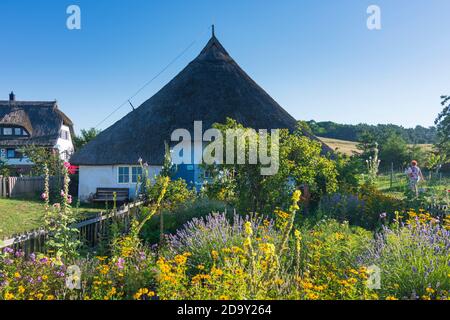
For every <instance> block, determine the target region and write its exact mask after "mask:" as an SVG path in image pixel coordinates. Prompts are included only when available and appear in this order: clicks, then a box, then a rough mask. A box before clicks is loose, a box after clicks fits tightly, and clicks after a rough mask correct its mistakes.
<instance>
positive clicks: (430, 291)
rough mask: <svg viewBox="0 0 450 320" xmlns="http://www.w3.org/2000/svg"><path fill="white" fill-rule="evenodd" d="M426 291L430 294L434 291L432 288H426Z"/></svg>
mask: <svg viewBox="0 0 450 320" xmlns="http://www.w3.org/2000/svg"><path fill="white" fill-rule="evenodd" d="M426 291H427V292H428V293H431V294H433V293H434V292H435V291H434V289H433V288H426Z"/></svg>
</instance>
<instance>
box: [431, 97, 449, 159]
mask: <svg viewBox="0 0 450 320" xmlns="http://www.w3.org/2000/svg"><path fill="white" fill-rule="evenodd" d="M441 100H442V101H441V105H442V106H443V107H444V109H443V110H442V112H441V113H439V115H438V117H437V118H436V120H435V121H434V123H435V124H436V128H437V136H438V141H437V143H436V147H437V149H438V150H439V152H440V153H443V154H445V155H446V156H449V155H450V96H441Z"/></svg>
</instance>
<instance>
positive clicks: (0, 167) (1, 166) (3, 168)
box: [0, 159, 10, 177]
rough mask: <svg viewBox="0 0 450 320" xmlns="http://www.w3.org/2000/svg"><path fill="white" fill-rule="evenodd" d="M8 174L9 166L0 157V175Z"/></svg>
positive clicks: (6, 175) (5, 175)
mask: <svg viewBox="0 0 450 320" xmlns="http://www.w3.org/2000/svg"><path fill="white" fill-rule="evenodd" d="M9 175H10V170H9V167H8V166H7V165H6V163H5V162H4V161H2V159H0V176H3V177H8V176H9Z"/></svg>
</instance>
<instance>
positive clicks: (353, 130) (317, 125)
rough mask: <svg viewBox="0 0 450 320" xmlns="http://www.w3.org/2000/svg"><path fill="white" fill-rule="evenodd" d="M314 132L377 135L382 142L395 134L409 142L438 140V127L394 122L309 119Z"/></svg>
mask: <svg viewBox="0 0 450 320" xmlns="http://www.w3.org/2000/svg"><path fill="white" fill-rule="evenodd" d="M306 123H307V124H308V126H309V127H310V129H311V131H312V133H313V134H314V135H316V136H319V137H324V138H331V139H338V140H346V141H358V140H359V138H360V137H361V135H362V134H369V135H371V136H373V137H377V139H379V142H380V143H381V142H382V141H383V140H385V139H386V138H387V137H388V136H390V135H392V134H395V135H397V136H400V137H401V138H403V139H404V140H405V141H406V143H408V144H433V143H434V142H435V141H436V128H435V127H430V128H425V127H422V126H416V127H415V128H404V127H402V126H398V125H394V124H378V125H368V124H357V125H352V124H339V123H335V122H331V121H324V122H316V121H313V120H311V121H307V122H306Z"/></svg>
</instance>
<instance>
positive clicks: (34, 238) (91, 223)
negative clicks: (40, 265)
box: [0, 202, 143, 255]
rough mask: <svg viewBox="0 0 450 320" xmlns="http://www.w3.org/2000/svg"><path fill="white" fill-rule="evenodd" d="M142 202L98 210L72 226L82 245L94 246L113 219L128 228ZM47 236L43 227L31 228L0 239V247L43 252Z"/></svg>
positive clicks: (106, 234)
mask: <svg viewBox="0 0 450 320" xmlns="http://www.w3.org/2000/svg"><path fill="white" fill-rule="evenodd" d="M142 204H143V203H142V202H136V203H132V204H128V205H123V206H122V207H120V208H119V209H118V210H116V211H111V212H109V213H103V212H99V213H98V214H97V216H95V217H93V218H90V219H86V220H83V221H80V222H78V223H76V224H75V225H73V226H72V227H73V228H76V229H78V230H79V240H80V241H81V242H82V243H83V244H84V245H86V246H88V247H95V246H96V245H98V244H99V243H100V241H101V240H102V239H105V238H107V237H108V232H109V230H110V228H109V226H110V225H111V223H112V222H113V221H116V222H118V223H120V224H121V225H122V228H123V230H124V231H127V230H129V228H130V225H131V220H132V218H133V217H135V216H136V215H137V214H138V213H139V212H140V209H139V208H140V206H141V205H142ZM48 236H49V234H48V232H47V231H46V230H45V229H38V230H33V231H30V232H26V233H24V234H20V235H15V236H13V237H11V238H9V239H6V240H0V249H2V248H6V247H9V248H13V249H15V250H22V251H23V252H24V253H25V254H26V255H29V254H30V253H32V252H43V250H44V246H45V242H46V240H47V238H48Z"/></svg>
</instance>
